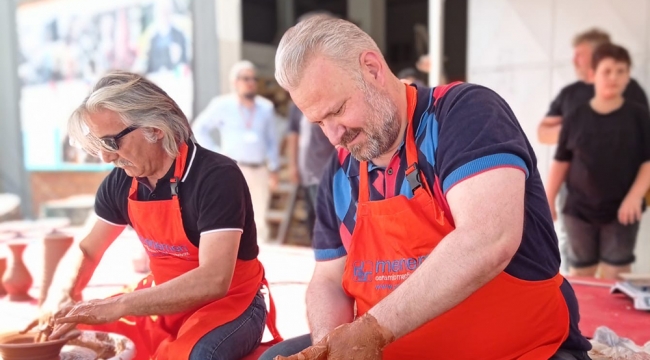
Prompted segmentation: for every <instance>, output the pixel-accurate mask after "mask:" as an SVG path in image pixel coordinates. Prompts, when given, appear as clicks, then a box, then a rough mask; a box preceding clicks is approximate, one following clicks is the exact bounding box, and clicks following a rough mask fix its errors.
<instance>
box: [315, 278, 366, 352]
mask: <svg viewBox="0 0 650 360" xmlns="http://www.w3.org/2000/svg"><path fill="white" fill-rule="evenodd" d="M306 302H307V319H308V321H309V328H310V330H311V337H312V341H313V343H317V342H318V341H320V339H322V338H323V337H324V336H325V335H327V334H328V333H329V332H330V331H332V330H334V329H335V328H336V327H337V326H339V325H342V324H346V323H349V322H352V320H354V301H353V299H351V298H350V297H348V296H347V295H346V294H345V292H343V288H342V287H341V283H340V282H339V283H334V282H333V281H330V280H322V281H317V282H314V281H312V282H310V283H309V287H308V288H307V295H306Z"/></svg>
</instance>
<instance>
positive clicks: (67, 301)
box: [20, 297, 74, 341]
mask: <svg viewBox="0 0 650 360" xmlns="http://www.w3.org/2000/svg"><path fill="white" fill-rule="evenodd" d="M73 307H74V301H73V300H72V299H71V298H70V297H66V298H62V299H60V300H58V301H57V300H50V301H48V300H46V301H45V302H43V305H41V307H40V308H39V310H38V317H37V318H36V319H34V320H33V321H32V322H31V323H29V325H27V326H26V327H25V328H24V329H23V330H22V331H21V332H20V333H21V334H24V333H27V332H29V331H32V330H34V329H36V330H35V331H37V332H39V333H47V336H49V334H50V333H51V330H52V329H54V321H55V320H56V319H58V318H60V317H63V316H65V315H66V314H67V313H68V312H70V310H71V309H72V308H73ZM48 329H49V331H48ZM42 340H43V341H44V340H47V338H45V339H42Z"/></svg>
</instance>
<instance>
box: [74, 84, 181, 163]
mask: <svg viewBox="0 0 650 360" xmlns="http://www.w3.org/2000/svg"><path fill="white" fill-rule="evenodd" d="M102 110H110V111H114V112H116V113H117V114H118V115H119V116H120V119H121V120H122V121H123V122H124V125H126V126H137V127H140V128H142V130H143V132H144V135H145V137H146V139H147V140H148V141H150V142H152V143H154V142H156V140H157V139H156V138H155V136H154V133H153V131H152V130H153V129H158V130H160V131H161V132H162V133H163V138H162V147H163V148H164V149H165V151H166V152H167V154H168V155H169V156H171V157H176V156H177V155H178V153H179V144H180V143H181V142H183V141H187V140H188V139H189V138H190V136H191V135H192V130H191V128H190V124H189V122H188V121H187V117H186V116H185V114H183V112H182V111H181V109H180V107H179V106H178V104H176V102H175V101H174V100H173V99H172V98H171V97H169V95H167V93H166V92H165V91H164V90H162V89H161V88H160V87H158V86H157V85H156V84H154V83H153V82H151V81H149V80H147V79H146V78H144V77H142V76H140V75H138V74H133V73H130V72H125V71H112V72H109V73H108V74H106V75H105V76H103V77H102V78H101V79H100V80H99V81H98V82H97V84H95V86H94V87H93V89H92V91H91V92H90V95H88V96H87V97H86V98H85V99H84V100H83V102H82V103H81V105H79V107H78V108H77V109H76V110H75V111H74V112H73V113H72V115H71V116H70V119H69V120H68V134H69V135H70V139H71V141H73V142H74V143H75V144H77V145H80V146H81V147H82V148H83V149H84V150H85V151H86V152H88V153H89V154H92V155H97V154H98V153H99V151H100V150H101V147H100V145H99V143H98V141H97V139H96V138H94V137H93V136H92V135H91V134H90V133H89V131H88V127H87V125H86V119H87V117H88V115H89V114H93V113H97V112H99V111H102Z"/></svg>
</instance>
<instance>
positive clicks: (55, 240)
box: [38, 232, 74, 305]
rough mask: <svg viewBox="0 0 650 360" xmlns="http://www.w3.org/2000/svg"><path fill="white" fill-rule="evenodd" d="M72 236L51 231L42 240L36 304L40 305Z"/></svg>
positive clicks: (70, 242) (71, 241) (70, 243)
mask: <svg viewBox="0 0 650 360" xmlns="http://www.w3.org/2000/svg"><path fill="white" fill-rule="evenodd" d="M73 241H74V238H73V237H72V236H70V235H67V234H64V233H60V232H51V233H49V234H47V235H45V238H44V240H43V242H44V244H43V260H44V262H43V281H42V283H41V293H40V296H39V298H38V304H39V305H42V304H43V302H44V301H45V299H46V298H47V293H48V291H49V289H50V285H51V284H52V278H53V277H54V273H55V271H56V268H57V266H58V265H59V262H60V261H61V259H62V258H63V256H64V255H65V253H66V252H67V251H68V249H69V248H70V246H71V245H72V243H73Z"/></svg>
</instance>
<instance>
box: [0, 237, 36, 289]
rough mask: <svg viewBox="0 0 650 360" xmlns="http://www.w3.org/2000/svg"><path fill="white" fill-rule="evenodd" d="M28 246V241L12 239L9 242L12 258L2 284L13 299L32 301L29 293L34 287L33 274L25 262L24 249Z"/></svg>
mask: <svg viewBox="0 0 650 360" xmlns="http://www.w3.org/2000/svg"><path fill="white" fill-rule="evenodd" d="M25 247H27V242H26V241H12V242H10V243H9V250H11V254H12V256H11V258H10V259H9V266H8V268H7V271H6V272H5V274H4V275H3V277H2V284H3V285H4V288H5V289H6V290H7V293H8V294H9V300H11V301H31V300H33V299H32V297H31V296H30V295H29V294H28V291H29V288H31V287H32V282H33V279H32V275H31V274H30V273H29V269H27V267H26V266H25V263H24V262H23V251H25Z"/></svg>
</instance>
